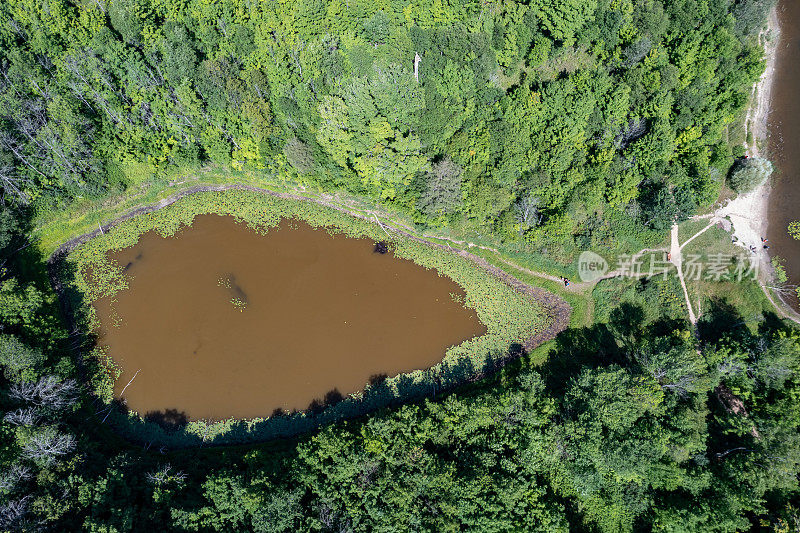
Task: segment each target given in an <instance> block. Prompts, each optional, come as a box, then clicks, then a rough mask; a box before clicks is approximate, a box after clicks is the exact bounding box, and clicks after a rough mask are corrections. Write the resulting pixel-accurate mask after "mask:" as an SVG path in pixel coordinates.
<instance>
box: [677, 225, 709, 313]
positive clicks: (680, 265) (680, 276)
mask: <svg viewBox="0 0 800 533" xmlns="http://www.w3.org/2000/svg"><path fill="white" fill-rule="evenodd" d="M706 229H708V227H706ZM702 231H705V230H702ZM702 231H700V232H697V233H696V234H695V235H693V236H692V237H691V239H689V240H692V239H694V238H695V237H697V236H698V235H699V234H700V233H702ZM686 242H687V243H688V242H689V241H686ZM669 250H670V251H669V253H670V262H671V263H672V264H673V265H675V269H676V270H677V271H678V279H679V280H680V282H681V288H682V289H683V297H684V298H686V310H687V311H688V312H689V322H691V323H692V325H693V326H694V325H695V324H697V316H695V314H694V309H693V308H692V301H691V300H690V299H689V291H688V290H687V289H686V280H685V279H683V255H682V254H681V245H680V240H679V239H678V225H677V224H673V225H672V231H671V232H670V247H669Z"/></svg>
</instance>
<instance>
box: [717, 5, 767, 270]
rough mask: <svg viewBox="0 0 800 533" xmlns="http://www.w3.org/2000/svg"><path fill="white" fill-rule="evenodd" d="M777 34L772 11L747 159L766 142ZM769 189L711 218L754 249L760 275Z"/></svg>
mask: <svg viewBox="0 0 800 533" xmlns="http://www.w3.org/2000/svg"><path fill="white" fill-rule="evenodd" d="M779 34H780V23H779V20H778V10H777V8H773V9H772V11H771V12H770V15H769V20H768V24H767V28H766V29H765V30H764V31H763V32H762V33H761V36H760V39H761V41H762V43H763V45H764V54H765V59H766V68H765V69H764V73H763V74H762V75H761V78H760V79H759V80H758V83H756V85H755V86H754V87H753V98H752V102H751V106H750V110H749V111H748V113H747V119H746V125H745V127H746V131H747V132H748V134H749V135H748V139H750V138H751V139H752V140H748V142H747V144H746V146H745V147H746V150H747V155H748V156H750V157H758V156H761V155H762V150H761V148H762V146H764V145H765V144H766V141H767V134H768V129H767V124H768V120H769V113H770V100H771V96H772V85H773V81H774V79H775V66H776V60H777V48H778V40H779ZM751 136H752V137H751ZM770 189H771V187H770V183H769V180H768V181H766V182H765V183H763V184H761V185H760V186H759V187H756V188H755V189H754V190H753V191H751V192H749V193H747V194H741V195H739V196H737V197H736V198H734V199H732V200H729V201H728V202H727V203H726V204H725V205H724V206H722V207H720V208H719V209H718V210H717V211H716V213H715V218H717V217H718V218H728V219H730V221H731V223H732V224H733V235H734V236H735V237H736V244H738V245H739V246H741V247H743V248H744V249H745V250H747V251H748V252H750V250H751V249H753V248H755V250H756V252H755V254H754V256H755V257H756V259H757V261H758V262H759V268H760V270H761V271H767V270H768V269H769V268H770V266H769V265H770V259H769V254H768V253H767V251H766V250H765V249H764V247H763V243H762V241H761V239H762V237H764V236H766V234H767V223H768V217H767V214H768V206H769V194H770Z"/></svg>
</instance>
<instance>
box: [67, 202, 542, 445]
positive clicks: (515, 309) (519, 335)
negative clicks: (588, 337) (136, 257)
mask: <svg viewBox="0 0 800 533" xmlns="http://www.w3.org/2000/svg"><path fill="white" fill-rule="evenodd" d="M209 213H213V214H218V215H223V216H224V215H227V216H233V217H235V219H236V220H237V222H239V223H243V224H247V225H248V226H249V227H251V228H253V229H254V230H256V231H259V232H267V231H269V230H270V228H273V227H275V226H276V225H277V224H278V223H279V222H280V220H281V219H282V218H300V219H303V220H305V221H306V222H308V223H309V224H311V225H313V226H317V227H326V228H327V230H328V231H330V232H332V233H333V232H335V233H344V234H346V235H348V236H352V237H368V238H372V239H374V240H387V234H386V233H385V232H384V230H383V229H382V228H381V227H380V226H378V225H377V224H374V223H371V222H368V221H365V220H362V219H359V218H356V217H352V216H349V215H347V214H344V213H341V212H339V211H336V210H333V209H330V208H327V207H324V206H321V205H319V204H316V203H314V202H303V201H295V200H286V199H282V198H278V197H275V196H273V195H269V194H262V193H257V192H251V191H244V190H229V191H225V192H204V193H197V194H192V195H190V196H187V197H185V198H182V199H180V200H178V201H177V202H176V203H174V204H172V205H170V206H168V207H165V208H164V209H161V210H159V211H155V212H153V213H149V214H144V215H140V216H137V217H134V218H131V219H128V220H126V221H123V222H121V223H120V224H119V225H117V226H115V227H114V228H112V229H110V230H109V231H106V233H105V234H103V235H100V236H98V237H96V238H94V239H92V240H90V241H88V242H86V243H85V244H83V245H81V246H79V247H77V248H76V249H75V250H73V251H72V253H70V254H69V256H68V257H67V258H66V260H65V263H64V265H63V267H64V268H63V269H62V272H66V273H68V274H69V279H67V280H65V283H66V285H67V286H68V288H69V290H68V292H69V294H72V295H73V298H75V301H74V302H73V304H72V307H73V309H81V310H83V312H82V315H81V317H79V318H80V322H81V325H82V328H83V329H84V330H85V331H90V330H92V329H93V328H94V327H95V326H96V325H97V317H96V315H95V313H94V309H93V307H92V306H91V305H90V303H91V302H92V301H94V300H96V299H98V298H102V297H108V296H113V294H115V293H116V292H118V291H121V290H125V289H126V287H127V280H126V275H125V274H124V272H123V270H122V266H121V265H119V264H117V263H116V262H113V261H111V260H109V259H108V256H107V254H108V252H109V251H112V250H119V249H122V248H126V247H129V246H132V245H133V244H135V243H136V242H137V241H138V239H139V237H140V236H141V235H142V234H144V233H145V232H147V231H151V230H152V231H156V232H157V233H159V234H160V235H163V236H170V235H174V234H175V233H176V232H177V231H179V230H180V229H181V228H183V227H186V226H188V225H190V224H191V223H192V221H193V219H194V217H195V216H197V215H199V214H209ZM81 224H82V222H80V223H78V224H77V225H75V226H72V227H77V226H80V225H81ZM391 243H392V246H393V248H394V250H395V253H396V254H397V255H398V256H400V257H404V258H407V259H410V260H412V261H414V262H416V263H417V264H419V265H421V266H424V267H425V268H431V269H435V270H436V271H437V272H438V274H439V275H444V276H448V277H450V278H451V279H453V280H454V281H455V282H456V283H458V284H459V285H461V286H462V287H463V288H464V291H465V293H466V300H465V305H467V306H468V307H471V308H474V309H475V310H476V313H477V315H478V318H479V319H480V320H481V322H482V323H483V324H485V325H486V327H487V333H486V334H485V335H483V336H481V337H478V338H475V339H470V340H468V341H465V342H464V343H462V344H460V345H458V346H454V347H452V348H450V349H449V350H448V351H447V353H446V355H445V357H444V359H443V360H442V362H441V363H440V364H438V365H436V366H434V367H433V368H431V369H428V370H419V371H414V372H411V373H407V374H401V375H399V376H395V377H393V378H389V379H387V380H385V381H384V382H382V383H380V384H374V385H370V386H367V387H366V388H365V390H364V391H362V392H359V393H355V394H353V395H351V396H350V397H348V398H347V399H345V400H344V401H342V402H341V403H339V404H336V405H333V406H330V407H328V408H327V409H325V410H324V411H322V412H321V413H318V414H311V413H296V414H294V415H292V416H279V417H270V418H261V419H254V420H247V421H241V420H225V421H220V422H207V421H195V422H192V423H190V424H189V425H188V426H187V428H186V429H185V430H182V431H178V432H176V433H172V434H168V433H166V432H165V431H163V430H162V429H161V428H159V427H157V426H155V425H154V424H152V423H147V422H144V421H143V420H142V419H141V418H139V417H138V416H136V415H135V414H132V413H131V414H123V413H116V412H115V415H114V416H113V423H114V424H115V425H116V426H117V427H118V428H119V429H120V431H121V432H123V433H124V434H127V435H129V436H130V437H132V438H134V439H137V440H148V441H155V442H161V443H163V444H167V445H169V446H186V445H192V444H199V443H202V442H211V443H215V444H218V443H236V442H249V441H258V440H266V439H269V438H273V437H278V436H288V435H291V434H295V433H299V432H302V431H308V430H310V429H313V428H314V427H316V426H317V425H319V424H321V423H327V422H329V421H333V420H338V419H340V418H343V417H345V416H354V415H358V414H362V413H364V412H366V411H369V410H372V409H374V408H377V407H381V406H384V405H387V404H389V403H393V402H396V401H404V400H405V399H408V398H412V397H416V396H421V395H423V394H427V393H430V392H431V391H432V390H435V389H441V388H450V387H452V386H455V385H457V384H459V383H463V382H465V381H468V380H471V379H474V378H477V377H479V376H481V375H483V374H485V373H486V372H488V371H490V370H492V369H493V368H496V367H498V366H499V364H500V363H502V362H503V361H504V360H505V359H506V358H508V357H509V355H510V353H512V352H513V351H514V348H513V346H514V345H518V344H523V343H524V342H525V340H526V339H528V338H530V337H532V336H534V335H535V334H537V333H538V332H540V331H542V330H543V329H544V328H546V327H547V326H548V325H549V324H550V323H551V322H550V318H549V317H548V316H547V315H546V313H545V312H544V310H543V309H542V308H541V307H540V306H539V305H538V304H536V303H535V302H534V301H532V300H531V299H530V298H528V297H526V296H524V295H522V294H520V293H518V292H516V291H515V290H513V289H511V288H510V287H509V286H507V285H506V284H505V283H503V282H501V281H500V280H499V279H497V278H495V277H494V276H491V275H489V274H487V273H486V271H485V270H483V269H482V268H480V267H479V266H477V265H475V264H474V263H473V262H471V261H469V260H467V259H464V258H462V257H460V256H458V255H456V254H454V253H450V252H449V251H447V250H441V249H439V248H434V247H432V246H429V245H425V244H422V243H420V242H418V241H415V240H413V239H410V238H407V237H404V236H401V235H397V234H393V235H392V239H391ZM515 274H516V273H515ZM110 355H112V356H113V354H110ZM90 357H94V358H95V360H94V361H93V362H94V365H92V366H93V368H94V375H95V378H94V379H93V382H94V383H95V389H96V392H97V394H98V396H100V397H101V398H103V399H104V400H105V401H106V402H110V401H111V400H112V396H113V395H112V390H113V380H114V379H115V378H116V373H115V372H114V371H113V370H112V371H109V364H108V363H109V361H108V356H107V355H104V354H101V353H99V351H97V350H95V351H93V352H92V354H91V355H90ZM109 420H111V419H109Z"/></svg>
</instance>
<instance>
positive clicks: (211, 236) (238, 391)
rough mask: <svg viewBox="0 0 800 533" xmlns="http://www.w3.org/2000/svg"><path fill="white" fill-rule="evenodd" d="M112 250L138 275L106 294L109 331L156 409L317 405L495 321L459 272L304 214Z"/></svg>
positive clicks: (135, 388)
mask: <svg viewBox="0 0 800 533" xmlns="http://www.w3.org/2000/svg"><path fill="white" fill-rule="evenodd" d="M111 258H112V259H114V260H116V261H118V262H119V263H120V264H121V265H122V266H123V267H124V269H125V272H126V274H128V275H129V276H130V280H129V288H128V289H127V290H124V291H121V292H119V293H117V294H116V295H114V297H113V298H110V299H103V300H99V301H98V302H95V308H96V309H97V312H98V317H99V318H100V323H101V327H100V329H99V331H98V334H99V341H98V342H99V344H100V345H101V346H106V347H107V349H108V353H109V355H111V356H112V357H113V359H114V361H115V362H116V363H117V364H118V365H119V366H120V367H121V368H122V369H123V373H122V375H121V376H120V378H119V379H118V380H117V382H116V386H115V391H114V392H115V394H116V395H117V397H119V396H120V394H121V393H122V392H123V390H124V394H123V395H122V396H123V398H124V400H125V401H126V403H127V405H128V407H129V408H130V409H132V410H135V411H137V412H139V413H140V414H142V415H145V414H147V413H151V412H154V413H159V412H165V411H168V412H171V413H172V415H170V417H174V416H175V412H174V411H171V410H176V411H177V413H178V414H177V416H178V418H180V417H182V416H184V415H185V416H186V417H187V418H188V419H199V418H203V419H223V418H229V417H236V418H253V417H264V416H268V415H270V414H271V413H272V412H273V410H275V409H277V408H280V409H285V410H292V409H298V410H299V409H305V408H307V407H309V405H310V404H311V402H312V401H314V400H315V399H320V400H322V399H323V398H324V397H325V396H326V394H329V393H330V392H331V391H333V390H334V389H335V390H336V391H338V393H339V394H342V395H347V394H349V393H352V392H355V391H358V390H360V389H362V388H363V387H364V385H365V383H366V382H367V381H368V380H369V379H370V378H371V377H372V376H375V375H389V376H392V375H395V374H398V373H400V372H406V371H410V370H414V369H418V368H427V367H430V366H432V365H434V364H436V363H437V362H438V361H440V360H441V359H442V357H443V356H444V353H445V351H446V349H447V348H448V347H449V346H452V345H455V344H459V343H460V342H462V341H464V340H466V339H469V338H471V337H475V336H478V335H481V334H483V333H484V332H485V331H486V328H485V327H484V326H483V325H482V324H481V323H480V322H479V321H478V319H477V316H476V314H475V312H474V311H473V310H471V309H466V308H465V307H464V306H463V305H462V304H461V303H459V302H460V301H463V297H464V291H463V290H462V289H461V287H459V286H458V285H457V284H456V283H455V282H453V281H452V280H450V279H449V278H446V277H443V276H438V275H437V273H436V272H435V271H433V270H426V269H425V268H423V267H420V266H418V265H416V264H414V263H412V262H411V261H408V260H405V259H399V258H396V257H394V256H393V255H392V253H391V252H389V253H386V254H381V253H377V252H376V251H375V243H373V242H372V241H369V240H364V239H349V238H346V237H344V236H343V235H334V236H331V235H329V234H328V233H327V232H326V231H325V230H324V229H314V228H312V227H310V226H308V225H307V224H305V223H303V222H298V221H294V220H292V221H287V220H283V221H282V222H281V224H280V226H279V227H278V228H275V229H271V230H270V231H269V233H268V234H267V235H266V236H263V235H259V234H257V233H256V232H254V231H252V230H250V229H248V228H247V227H246V226H244V225H242V224H236V223H235V222H234V221H233V219H231V218H229V217H220V216H216V215H205V216H200V217H197V218H196V219H195V221H194V223H193V225H192V226H191V227H190V228H186V229H184V230H182V231H180V232H179V233H178V234H176V236H175V237H171V238H163V237H160V236H158V235H156V234H155V233H152V232H151V233H147V234H145V235H143V236H142V237H141V239H140V240H139V242H138V243H137V244H136V245H135V246H133V247H131V248H127V249H125V250H122V251H119V252H116V253H114V254H112V255H111ZM134 376H135V377H134ZM131 379H133V380H132V381H131ZM125 387H127V388H125ZM329 397H333V398H335V397H336V393H333V394H332V395H330V396H329Z"/></svg>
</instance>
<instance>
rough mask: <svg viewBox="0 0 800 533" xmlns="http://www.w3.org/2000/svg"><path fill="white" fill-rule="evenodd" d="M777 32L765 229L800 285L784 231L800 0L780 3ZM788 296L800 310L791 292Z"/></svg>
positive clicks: (793, 166)
mask: <svg viewBox="0 0 800 533" xmlns="http://www.w3.org/2000/svg"><path fill="white" fill-rule="evenodd" d="M778 16H779V19H780V38H779V40H778V48H777V57H776V62H775V79H774V81H773V86H772V99H771V102H770V117H769V125H768V127H769V155H770V158H771V159H772V160H773V162H774V163H775V164H776V167H777V172H776V178H775V180H774V182H773V188H772V192H771V193H770V196H769V229H768V230H767V235H768V237H769V240H770V241H771V250H770V252H771V253H772V255H778V256H780V257H781V258H783V259H784V260H785V266H786V273H787V274H788V276H789V283H790V284H792V285H800V241H798V240H796V239H793V238H792V237H790V236H789V234H788V232H787V227H788V226H789V223H790V222H792V221H793V220H800V98H798V95H800V2H797V1H796V0H782V1H781V2H780V3H779V9H778ZM787 301H788V302H789V303H790V304H791V305H792V306H793V307H794V308H795V309H798V310H800V302H798V299H797V298H796V297H794V296H792V295H789V297H787Z"/></svg>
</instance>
